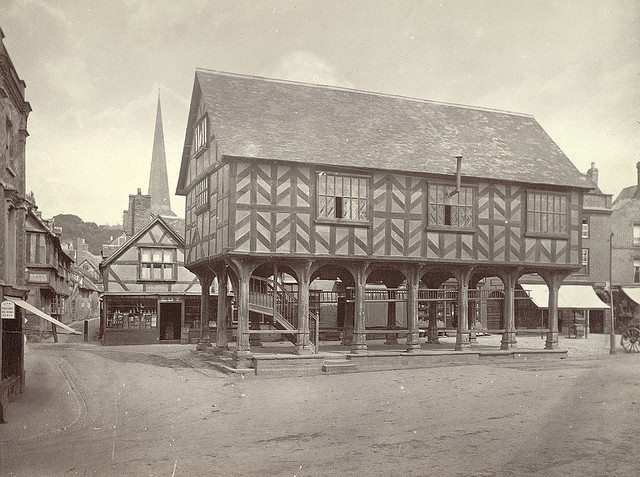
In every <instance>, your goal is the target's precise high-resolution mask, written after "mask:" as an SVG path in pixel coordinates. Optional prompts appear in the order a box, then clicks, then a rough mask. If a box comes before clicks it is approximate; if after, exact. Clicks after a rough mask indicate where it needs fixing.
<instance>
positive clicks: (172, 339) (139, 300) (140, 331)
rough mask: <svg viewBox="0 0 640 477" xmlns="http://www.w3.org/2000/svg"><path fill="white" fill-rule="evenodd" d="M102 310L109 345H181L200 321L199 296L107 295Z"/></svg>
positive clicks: (103, 334)
mask: <svg viewBox="0 0 640 477" xmlns="http://www.w3.org/2000/svg"><path fill="white" fill-rule="evenodd" d="M101 307H102V313H101V319H102V321H103V323H102V326H101V328H102V330H103V333H102V343H103V344H105V345H129V344H151V343H180V342H181V339H182V338H183V335H184V332H186V333H187V336H188V330H189V329H196V327H197V323H198V322H199V320H200V296H199V294H191V295H189V294H184V295H164V294H156V295H153V294H144V295H123V294H117V295H110V294H104V295H103V296H102V304H101ZM183 341H184V340H183Z"/></svg>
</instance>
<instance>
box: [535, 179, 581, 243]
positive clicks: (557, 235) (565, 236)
mask: <svg viewBox="0 0 640 477" xmlns="http://www.w3.org/2000/svg"><path fill="white" fill-rule="evenodd" d="M532 194H540V195H546V196H547V204H548V197H549V196H552V197H558V198H560V199H561V200H562V198H564V199H565V200H566V207H565V212H564V216H565V231H564V232H562V231H561V232H548V231H546V232H545V231H541V230H532V225H533V224H532V223H531V221H530V220H529V212H530V209H529V205H530V203H531V200H530V197H531V195H532ZM531 213H534V214H535V213H539V214H542V213H543V212H542V211H538V212H536V211H535V210H533V211H531ZM544 213H545V214H547V215H548V214H552V215H558V216H560V217H561V216H562V215H563V214H562V212H560V213H556V212H555V211H552V212H549V211H546V212H544ZM547 218H548V217H547ZM525 223H526V227H525V237H537V238H551V239H560V240H569V239H570V237H571V195H570V194H568V193H565V192H556V191H547V190H540V189H528V190H527V191H526V196H525ZM547 223H548V221H547ZM547 228H548V227H547Z"/></svg>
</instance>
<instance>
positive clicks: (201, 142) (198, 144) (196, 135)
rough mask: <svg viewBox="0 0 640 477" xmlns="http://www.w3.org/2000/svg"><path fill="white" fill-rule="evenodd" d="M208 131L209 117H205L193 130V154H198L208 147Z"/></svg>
mask: <svg viewBox="0 0 640 477" xmlns="http://www.w3.org/2000/svg"><path fill="white" fill-rule="evenodd" d="M207 129H208V128H207V116H206V115H205V116H203V117H202V118H201V119H200V120H199V121H198V122H197V123H196V125H195V126H194V128H193V154H197V153H198V152H200V150H201V149H204V148H205V147H206V145H207V142H208V137H207V133H208V131H207Z"/></svg>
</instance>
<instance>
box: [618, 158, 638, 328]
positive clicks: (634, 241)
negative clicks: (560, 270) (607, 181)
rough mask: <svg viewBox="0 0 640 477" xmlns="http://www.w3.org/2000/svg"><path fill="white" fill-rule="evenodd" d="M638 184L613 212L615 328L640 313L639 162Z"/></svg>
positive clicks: (625, 193) (628, 189)
mask: <svg viewBox="0 0 640 477" xmlns="http://www.w3.org/2000/svg"><path fill="white" fill-rule="evenodd" d="M636 167H637V181H636V184H634V185H632V186H629V187H625V188H624V189H623V190H622V191H621V192H620V194H619V195H618V197H616V199H615V200H614V202H613V205H612V209H613V211H612V213H611V233H612V234H613V235H612V237H611V240H612V269H613V277H612V287H613V302H614V317H615V323H616V329H617V330H619V329H621V328H623V327H624V326H625V325H626V323H627V322H628V321H629V320H630V319H632V318H633V317H634V316H640V306H638V304H640V162H639V163H638V164H637V166H636Z"/></svg>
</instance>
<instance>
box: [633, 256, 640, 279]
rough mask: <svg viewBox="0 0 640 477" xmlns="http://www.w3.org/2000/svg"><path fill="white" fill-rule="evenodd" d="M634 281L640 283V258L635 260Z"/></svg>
mask: <svg viewBox="0 0 640 477" xmlns="http://www.w3.org/2000/svg"><path fill="white" fill-rule="evenodd" d="M633 283H640V258H636V259H634V260H633Z"/></svg>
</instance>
